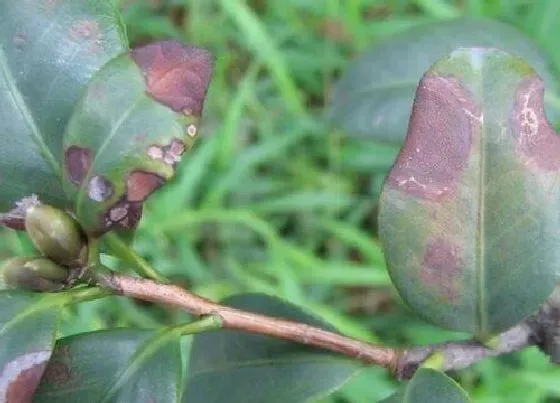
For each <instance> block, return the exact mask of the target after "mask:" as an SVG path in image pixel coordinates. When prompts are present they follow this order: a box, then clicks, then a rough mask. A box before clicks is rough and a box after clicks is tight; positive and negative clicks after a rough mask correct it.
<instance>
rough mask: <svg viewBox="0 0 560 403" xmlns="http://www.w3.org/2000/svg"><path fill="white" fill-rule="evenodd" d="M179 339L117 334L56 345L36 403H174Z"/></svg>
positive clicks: (122, 331)
mask: <svg viewBox="0 0 560 403" xmlns="http://www.w3.org/2000/svg"><path fill="white" fill-rule="evenodd" d="M179 342H180V334H179V333H177V332H174V331H170V330H163V331H151V330H133V329H115V330H107V331H100V332H92V333H85V334H81V335H76V336H71V337H67V338H64V339H62V340H59V341H58V342H57V344H56V349H55V351H54V353H53V356H52V358H51V361H50V362H49V364H48V366H47V368H46V369H45V374H44V376H43V379H42V380H41V384H40V385H39V389H38V390H37V392H36V394H35V398H34V400H33V401H34V402H53V403H54V402H57V403H58V402H80V403H88V402H91V403H99V402H111V403H117V402H123V403H130V402H166V403H167V402H169V403H172V402H177V401H179V400H180V390H181V381H182V376H183V374H182V371H183V367H182V359H181V349H180V344H179Z"/></svg>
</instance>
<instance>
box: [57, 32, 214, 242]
mask: <svg viewBox="0 0 560 403" xmlns="http://www.w3.org/2000/svg"><path fill="white" fill-rule="evenodd" d="M211 72H212V57H211V56H210V54H209V53H208V52H206V51H204V50H201V49H197V48H193V47H190V46H186V45H183V44H181V43H180V42H177V41H162V42H156V43H153V44H150V45H146V46H143V47H140V48H137V49H134V50H132V51H131V52H129V53H125V54H123V55H121V56H119V57H117V58H115V59H113V60H112V61H110V62H109V63H107V64H106V65H105V66H104V67H103V69H101V70H100V71H99V72H98V73H97V74H96V75H95V76H94V77H93V78H92V79H91V81H90V84H89V86H88V88H87V92H86V93H85V95H84V97H83V98H82V99H81V101H80V102H79V103H78V105H77V108H76V110H75V111H74V114H73V115H72V118H71V120H70V122H69V125H68V130H67V132H66V135H65V138H64V179H65V180H64V184H65V190H66V191H67V192H68V195H69V196H70V198H71V199H72V200H74V201H75V202H74V210H75V212H76V215H77V217H78V219H79V220H80V222H81V223H82V225H83V226H84V227H85V228H86V230H87V231H88V232H90V233H93V234H99V233H103V232H105V231H108V230H110V229H113V228H115V229H122V230H130V229H134V228H135V226H136V224H137V223H138V221H139V219H140V217H141V214H142V206H143V202H144V201H145V200H146V199H147V198H148V197H149V196H150V195H151V194H152V193H153V192H154V191H155V190H157V189H158V188H160V187H161V186H162V185H163V184H164V183H165V181H167V180H169V179H170V178H171V177H172V176H173V174H174V172H175V167H176V165H177V163H178V162H179V161H180V159H181V157H182V155H183V153H184V152H185V151H186V150H187V149H188V148H189V147H190V146H191V145H192V143H193V141H194V138H195V137H196V135H197V132H198V123H199V118H200V115H201V112H202V107H203V103H204V99H205V97H206V91H207V89H208V84H209V81H210V76H211Z"/></svg>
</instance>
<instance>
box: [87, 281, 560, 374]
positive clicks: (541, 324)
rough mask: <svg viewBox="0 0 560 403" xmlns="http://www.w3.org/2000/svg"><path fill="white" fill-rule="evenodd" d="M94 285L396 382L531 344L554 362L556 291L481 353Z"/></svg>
mask: <svg viewBox="0 0 560 403" xmlns="http://www.w3.org/2000/svg"><path fill="white" fill-rule="evenodd" d="M97 283H98V285H100V286H102V287H104V288H106V289H109V290H111V291H112V292H113V293H115V294H118V295H123V296H128V297H132V298H136V299H140V300H143V301H150V302H154V303H160V304H165V305H168V306H172V307H177V308H180V309H182V310H184V311H186V312H188V313H190V314H192V315H194V316H198V317H200V316H213V317H215V318H218V319H219V320H220V321H221V327H223V328H225V329H231V330H239V331H244V332H249V333H255V334H261V335H266V336H273V337H278V338H281V339H285V340H290V341H294V342H297V343H301V344H306V345H310V346H314V347H319V348H323V349H326V350H329V351H333V352H336V353H340V354H343V355H345V356H348V357H351V358H354V359H357V360H360V361H361V362H363V363H366V364H376V365H379V366H382V367H384V368H386V369H387V370H389V371H390V372H391V373H392V374H393V375H394V376H395V377H396V378H398V379H409V378H411V377H412V375H414V372H415V371H416V370H417V369H418V367H419V366H420V365H421V364H422V363H423V362H424V361H425V360H426V359H427V358H428V357H429V356H430V355H431V354H432V353H434V352H439V353H443V355H444V358H445V362H444V364H443V368H442V370H444V371H449V370H456V369H462V368H465V367H467V366H470V365H472V364H474V363H476V362H478V361H480V360H482V359H484V358H486V357H491V356H497V355H501V354H507V353H511V352H514V351H518V350H521V349H523V348H525V347H528V346H532V345H537V346H539V347H540V348H541V350H543V352H545V353H546V354H547V355H548V356H550V357H551V358H552V360H553V361H554V362H557V360H556V359H555V358H556V356H555V355H554V353H555V352H556V354H557V353H558V351H560V350H559V347H558V344H560V338H558V337H556V336H557V335H558V334H560V332H559V329H560V319H559V318H560V291H557V293H556V294H555V296H553V297H551V299H549V301H547V303H546V304H544V305H543V307H541V309H540V310H539V311H538V312H537V313H536V314H534V315H532V316H531V317H529V318H527V319H526V320H525V321H523V322H522V323H520V324H518V325H517V326H515V327H513V328H511V329H510V330H508V331H506V332H504V333H502V334H501V335H500V336H499V337H500V338H499V343H498V345H497V347H495V348H492V349H490V348H487V347H485V346H484V345H482V344H480V343H478V342H477V341H474V340H467V341H459V342H447V343H442V344H435V345H429V346H420V347H414V348H410V349H406V350H399V349H395V348H390V347H385V346H379V345H374V344H368V343H365V342H362V341H359V340H355V339H352V338H350V337H346V336H342V335H340V334H337V333H333V332H329V331H326V330H323V329H320V328H317V327H313V326H309V325H306V324H302V323H297V322H292V321H288V320H284V319H279V318H273V317H269V316H265V315H260V314H256V313H251V312H246V311H242V310H239V309H235V308H231V307H228V306H224V305H220V304H217V303H215V302H213V301H210V300H207V299H205V298H202V297H199V296H197V295H194V294H192V293H190V292H189V291H187V290H185V289H183V288H181V287H179V286H176V285H171V284H161V283H157V282H155V281H153V280H150V279H144V278H138V277H131V276H126V275H121V274H117V273H114V272H111V271H109V272H99V273H98V274H97Z"/></svg>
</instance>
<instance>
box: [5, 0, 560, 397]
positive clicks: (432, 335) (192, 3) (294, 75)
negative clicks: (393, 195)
mask: <svg viewBox="0 0 560 403" xmlns="http://www.w3.org/2000/svg"><path fill="white" fill-rule="evenodd" d="M121 3H122V4H121V7H122V10H123V15H124V19H125V21H126V23H127V25H128V30H129V38H130V39H131V41H132V43H133V44H141V43H145V42H147V41H151V40H154V39H164V38H170V37H172V38H177V39H180V40H182V41H186V42H189V43H192V44H195V45H197V46H201V47H205V48H208V49H210V50H211V51H212V52H213V53H214V54H215V56H216V66H215V74H214V78H213V81H212V85H211V88H210V91H209V94H208V100H207V103H206V107H205V112H204V124H203V134H202V138H201V139H199V141H198V142H197V144H196V146H195V147H194V149H193V150H192V151H191V152H190V154H189V155H188V157H187V158H185V159H184V160H183V163H182V165H181V166H180V169H179V173H178V177H177V178H176V179H175V180H174V181H173V182H172V183H171V184H169V185H168V186H166V187H165V188H164V189H163V190H162V191H160V192H159V193H158V194H157V195H155V196H154V197H153V198H152V199H151V200H150V202H149V203H148V205H147V208H146V213H145V216H144V219H143V221H142V223H141V227H140V228H139V230H138V234H137V237H136V241H135V248H136V249H137V250H138V251H139V253H140V254H142V255H143V256H145V257H146V258H147V259H148V260H150V261H151V262H152V263H153V265H154V266H155V267H157V268H159V269H160V270H161V271H162V272H163V273H165V274H166V275H169V276H172V277H174V278H175V279H176V280H177V281H180V282H182V283H183V284H185V286H187V287H188V288H190V289H191V290H193V291H194V292H196V293H199V294H201V295H203V296H206V297H209V298H213V299H221V298H224V297H227V296H230V295H233V294H238V293H244V292H263V293H267V294H271V295H275V296H278V297H280V298H283V299H286V300H288V301H291V302H293V303H295V304H298V305H300V306H302V307H304V308H305V309H306V310H308V311H310V312H312V313H314V314H316V315H318V316H320V317H322V318H324V319H325V320H326V321H328V322H330V323H332V324H334V325H335V326H337V327H338V328H339V329H340V330H341V331H342V332H344V333H346V334H348V335H352V336H355V337H358V338H361V339H364V340H368V341H372V342H383V343H386V344H389V345H410V344H423V343H434V342H438V341H443V340H447V339H452V338H453V339H457V338H463V337H465V335H461V334H457V333H450V332H445V331H441V330H440V329H438V328H435V327H433V326H430V325H428V324H426V323H425V322H423V321H422V320H420V319H418V318H417V317H416V316H415V315H414V314H412V313H411V312H410V311H408V310H407V309H406V308H405V307H404V306H403V305H402V303H401V302H400V300H399V298H398V295H397V294H396V292H395V290H394V289H393V287H392V286H391V284H390V281H389V278H388V276H387V273H386V269H385V264H384V260H383V253H382V250H381V249H380V247H379V242H378V240H377V239H376V236H375V233H376V218H375V215H376V213H375V205H376V199H377V194H378V192H379V189H380V186H381V184H382V181H383V178H384V175H385V174H386V172H387V170H388V169H389V167H390V165H391V163H392V161H393V158H394V157H395V155H396V152H397V151H398V150H397V149H395V147H393V146H388V145H383V144H378V143H375V142H374V141H372V140H370V139H367V138H361V139H356V138H352V137H349V136H348V135H346V134H345V133H342V132H340V131H337V130H336V129H335V128H333V127H331V126H330V125H329V123H328V121H327V116H326V110H325V107H326V106H327V105H328V102H329V97H330V96H331V92H332V88H333V85H334V83H335V82H336V80H337V77H338V76H340V74H341V72H342V71H343V70H344V68H345V66H347V65H348V64H349V63H350V62H351V61H352V60H353V59H354V58H355V57H357V56H358V55H359V54H360V53H361V52H363V51H364V50H366V49H368V48H369V47H371V46H373V45H374V44H375V43H378V42H379V41H382V40H384V39H386V38H389V37H390V36H391V35H394V34H397V33H400V32H402V31H405V30H406V29H408V28H410V27H413V26H415V25H418V24H430V23H434V22H436V21H441V20H449V19H454V18H458V17H461V16H479V17H490V18H494V19H497V20H500V21H503V22H507V23H509V24H512V25H514V26H515V27H517V28H518V29H519V30H521V31H522V32H524V33H525V34H527V35H528V36H530V37H531V38H533V39H534V40H535V42H536V43H537V44H538V46H540V48H541V49H542V51H543V53H544V54H545V55H546V57H548V59H549V60H550V63H551V66H552V68H553V69H554V71H555V72H556V73H557V74H558V75H559V77H560V1H557V0H549V1H546V0H543V1H538V0H535V1H527V0H525V1H523V0H463V1H444V0H406V1H405V0H392V1H390V0H385V1H381V0H379V1H377V0H252V1H243V0H182V1H180V0H171V1H164V0H159V1H158V0H151V1H144V0H122V1H121ZM406 62H407V61H406V60H403V61H402V63H406ZM31 250H32V249H31V248H30V245H29V242H28V241H27V240H26V239H25V237H24V236H22V235H20V234H16V233H13V232H7V231H3V232H2V233H1V238H0V258H2V259H3V258H5V257H8V256H12V255H14V254H28V253H29V252H30V251H31ZM109 264H112V265H113V266H114V267H115V268H119V263H118V262H116V261H115V262H111V261H109ZM122 269H123V270H126V269H125V268H124V267H123V268H122ZM185 319H186V316H185V315H183V314H181V313H178V312H175V311H168V310H164V309H162V308H160V307H157V306H153V305H149V304H138V303H134V302H132V301H131V300H127V299H124V298H106V299H103V300H100V301H96V302H92V303H87V304H82V305H80V306H78V307H74V308H72V310H69V311H68V312H66V313H65V320H64V325H63V330H62V333H63V334H72V333H77V332H84V331H90V330H94V329H101V328H106V327H114V326H136V327H153V326H160V325H162V324H170V323H176V322H181V321H184V320H185ZM452 375H453V376H454V377H455V378H456V379H457V380H458V381H459V382H460V383H461V384H462V385H463V386H464V387H465V388H466V389H467V390H468V392H469V393H470V394H471V395H472V396H473V398H474V400H475V401H476V402H560V370H559V369H558V368H555V367H554V366H552V365H551V364H549V363H548V362H547V359H546V358H545V357H544V356H543V355H541V354H540V353H539V352H538V351H537V350H536V349H528V350H526V351H523V352H520V353H517V354H514V355H511V356H507V357H502V358H497V359H488V360H486V361H484V362H481V363H479V364H477V365H475V366H473V367H472V368H469V369H466V370H463V371H460V372H457V373H454V374H452ZM397 386H398V384H397V383H396V382H395V381H393V380H392V379H390V377H388V376H387V375H386V374H385V372H384V371H383V370H380V369H378V368H371V369H368V370H365V371H363V372H362V373H361V374H360V375H358V376H356V377H355V378H353V379H352V380H351V381H349V382H348V383H347V384H346V385H345V386H344V387H343V388H342V389H341V390H340V391H338V392H336V393H335V394H334V395H333V396H331V397H329V398H326V399H323V400H322V401H323V402H333V403H334V402H338V403H342V402H346V403H350V402H351V403H359V402H375V401H378V400H379V399H381V398H384V397H386V396H388V395H389V394H390V393H391V392H392V391H394V390H395V388H396V387H397Z"/></svg>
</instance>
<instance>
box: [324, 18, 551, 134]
mask: <svg viewBox="0 0 560 403" xmlns="http://www.w3.org/2000/svg"><path fill="white" fill-rule="evenodd" d="M458 47H495V48H498V49H502V50H504V51H507V52H510V53H513V54H516V55H518V56H520V57H523V58H525V59H526V60H528V61H529V62H530V63H531V64H532V65H533V66H534V67H535V69H536V70H537V72H538V73H539V74H540V75H541V76H542V77H543V78H544V80H545V81H546V85H547V88H548V89H549V95H550V97H549V99H547V101H548V102H547V105H546V108H547V109H546V110H547V113H548V115H549V117H550V118H551V120H552V121H554V122H555V121H557V120H558V118H560V99H559V97H558V94H559V93H560V84H559V83H558V81H557V79H556V78H555V76H554V74H553V73H551V71H550V69H549V68H548V65H547V61H546V60H544V59H543V57H542V56H541V54H540V53H539V51H538V49H537V48H536V47H535V45H534V44H533V43H532V42H531V41H530V40H529V39H528V38H527V37H525V36H524V35H522V34H521V33H519V32H518V31H517V30H516V29H515V28H513V27H511V26H509V25H505V24H502V23H499V22H496V21H490V20H472V19H462V20H453V21H450V22H441V23H434V24H427V25H423V26H421V27H417V28H413V29H411V30H409V31H407V32H405V33H403V34H401V35H396V36H394V37H392V38H391V39H389V40H387V41H385V42H383V43H381V44H380V45H378V46H376V47H375V48H373V49H372V50H371V51H369V52H367V53H365V54H364V55H362V56H361V57H360V58H358V59H357V60H355V61H354V62H353V63H352V64H351V65H350V66H349V67H348V68H347V70H346V71H345V72H344V74H343V76H342V78H341V80H340V81H339V82H338V83H337V85H336V87H335V92H334V95H333V102H332V105H331V109H330V115H331V120H332V122H333V123H334V124H335V125H336V126H338V127H341V128H342V129H344V130H345V131H346V132H348V134H350V135H356V136H371V138H374V139H377V140H381V141H386V142H391V143H396V144H401V143H402V141H403V139H404V137H405V135H406V130H407V123H408V118H409V116H410V115H409V114H410V109H411V107H412V102H413V99H414V92H415V90H416V86H417V84H418V80H419V79H420V78H421V76H422V74H423V73H424V72H425V71H426V70H427V69H428V68H429V67H430V65H431V64H432V63H434V61H435V60H437V59H439V58H440V57H443V56H444V55H446V54H448V53H449V52H451V51H452V50H453V49H455V48H458Z"/></svg>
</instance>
